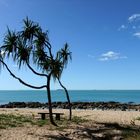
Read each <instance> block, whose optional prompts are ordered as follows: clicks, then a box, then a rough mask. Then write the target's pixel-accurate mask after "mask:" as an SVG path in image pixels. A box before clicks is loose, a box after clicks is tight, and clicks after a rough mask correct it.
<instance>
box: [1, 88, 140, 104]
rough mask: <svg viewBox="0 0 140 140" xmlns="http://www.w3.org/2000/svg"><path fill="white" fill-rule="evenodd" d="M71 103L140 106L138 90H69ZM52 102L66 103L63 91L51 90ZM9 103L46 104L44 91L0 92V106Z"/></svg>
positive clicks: (139, 92) (139, 91)
mask: <svg viewBox="0 0 140 140" xmlns="http://www.w3.org/2000/svg"><path fill="white" fill-rule="evenodd" d="M69 95H70V99H71V102H110V101H114V102H120V103H129V102H133V103H136V104H140V90H69ZM51 96H52V102H66V101H67V99H66V96H65V92H64V91H63V90H51ZM9 102H41V103H46V102H48V100H47V92H46V91H45V90H0V104H6V103H9Z"/></svg>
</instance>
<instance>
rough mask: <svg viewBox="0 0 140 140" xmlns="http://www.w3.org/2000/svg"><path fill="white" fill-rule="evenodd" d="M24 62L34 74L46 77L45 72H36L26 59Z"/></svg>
mask: <svg viewBox="0 0 140 140" xmlns="http://www.w3.org/2000/svg"><path fill="white" fill-rule="evenodd" d="M26 64H27V66H28V68H29V69H30V70H31V71H32V72H33V73H34V74H36V75H39V76H44V77H48V75H47V74H43V73H38V72H36V71H35V70H34V69H33V68H32V67H31V66H30V64H29V63H28V62H27V61H26Z"/></svg>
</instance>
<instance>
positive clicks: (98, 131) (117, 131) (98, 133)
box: [48, 123, 140, 140]
mask: <svg viewBox="0 0 140 140" xmlns="http://www.w3.org/2000/svg"><path fill="white" fill-rule="evenodd" d="M73 129H74V130H73V131H72V132H70V133H69V132H67V131H65V133H64V134H60V135H57V136H55V135H49V136H48V138H51V139H54V140H72V138H77V139H79V140H82V139H89V140H113V139H117V140H121V139H123V138H125V137H126V136H127V135H128V134H129V135H130V134H133V133H137V132H138V133H139V134H140V128H139V127H137V126H131V125H119V124H117V123H97V124H96V125H91V126H90V125H88V126H84V125H81V126H80V127H76V128H73Z"/></svg>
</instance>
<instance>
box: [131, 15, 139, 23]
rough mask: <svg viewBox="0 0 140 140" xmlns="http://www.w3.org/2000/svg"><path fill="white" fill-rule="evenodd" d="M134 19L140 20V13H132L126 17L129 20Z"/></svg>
mask: <svg viewBox="0 0 140 140" xmlns="http://www.w3.org/2000/svg"><path fill="white" fill-rule="evenodd" d="M136 20H140V14H133V15H132V16H130V17H129V18H128V21H129V22H132V21H136Z"/></svg>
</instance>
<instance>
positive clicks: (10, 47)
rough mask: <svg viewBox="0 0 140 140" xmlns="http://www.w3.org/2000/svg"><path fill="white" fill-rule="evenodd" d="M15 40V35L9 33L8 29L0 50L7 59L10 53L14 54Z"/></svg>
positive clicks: (12, 32) (15, 48) (14, 33)
mask: <svg viewBox="0 0 140 140" xmlns="http://www.w3.org/2000/svg"><path fill="white" fill-rule="evenodd" d="M17 38H18V36H17V33H16V32H14V31H10V30H9V28H8V31H7V34H6V36H5V38H4V45H3V46H2V47H1V50H3V51H4V52H5V54H6V55H7V57H9V56H10V54H11V53H15V52H16V50H17V47H16V45H17Z"/></svg>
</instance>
